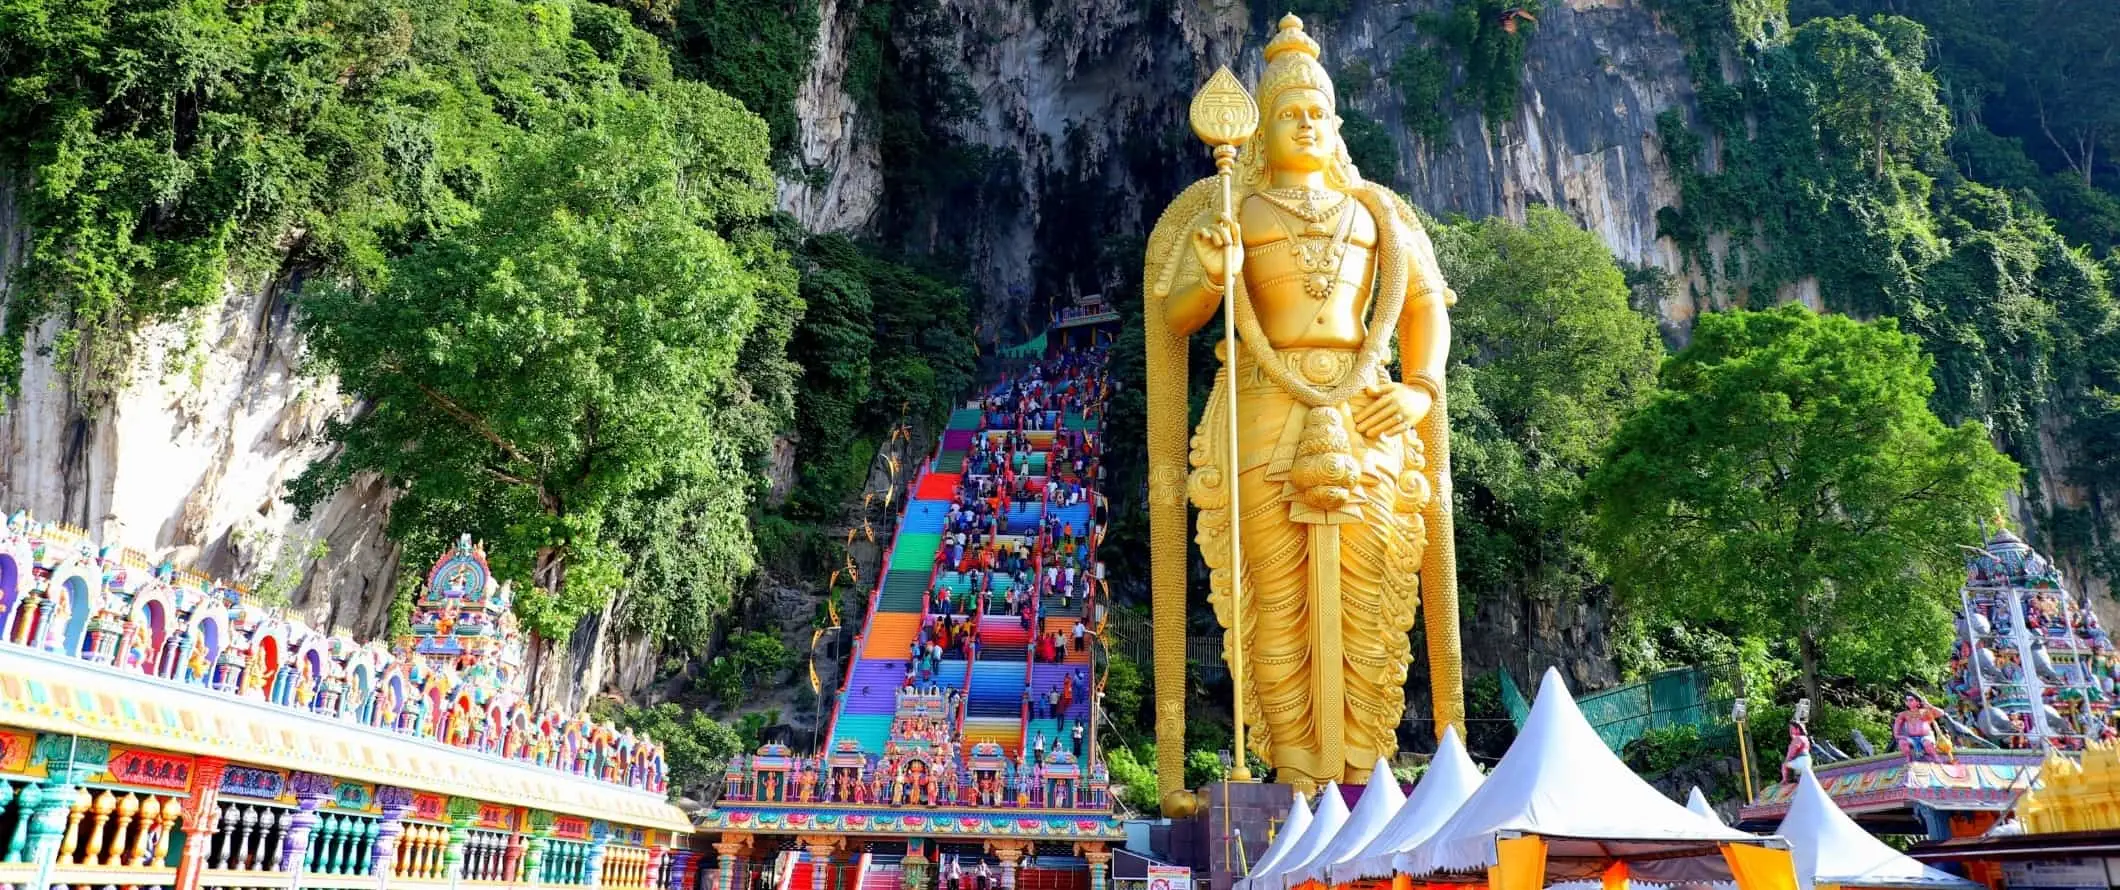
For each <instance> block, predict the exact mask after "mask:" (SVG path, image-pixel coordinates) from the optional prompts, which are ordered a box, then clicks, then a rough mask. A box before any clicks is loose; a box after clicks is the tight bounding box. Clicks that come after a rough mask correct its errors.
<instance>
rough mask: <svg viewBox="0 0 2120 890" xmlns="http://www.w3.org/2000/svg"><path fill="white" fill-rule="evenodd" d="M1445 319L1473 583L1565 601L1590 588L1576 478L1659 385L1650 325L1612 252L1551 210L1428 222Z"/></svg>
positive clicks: (1467, 565) (1658, 351) (1659, 350)
mask: <svg viewBox="0 0 2120 890" xmlns="http://www.w3.org/2000/svg"><path fill="white" fill-rule="evenodd" d="M1435 241H1436V252H1437V259H1438V260H1439V261H1440V262H1441V263H1442V266H1443V270H1444V274H1445V275H1446V276H1447V277H1448V278H1449V280H1450V284H1451V286H1452V287H1453V288H1455V289H1456V290H1457V292H1458V295H1459V301H1458V306H1457V308H1456V309H1455V310H1453V311H1452V313H1451V327H1452V340H1453V345H1452V347H1451V358H1452V360H1453V367H1452V368H1451V369H1450V383H1451V393H1450V396H1451V398H1450V413H1451V423H1452V428H1451V434H1452V438H1453V460H1454V461H1455V462H1456V466H1455V467H1454V468H1453V469H1454V471H1455V474H1456V476H1457V479H1458V496H1459V499H1460V501H1461V504H1462V507H1461V509H1462V511H1463V512H1462V513H1461V517H1462V518H1461V519H1460V525H1459V527H1458V535H1459V538H1460V542H1461V544H1460V546H1461V547H1462V551H1461V554H1460V559H1461V560H1462V562H1463V569H1462V571H1463V572H1464V574H1465V580H1464V584H1465V587H1466V588H1467V589H1469V590H1478V591H1500V590H1518V591H1522V592H1523V593H1524V594H1525V595H1529V596H1541V597H1567V596H1573V595H1575V594H1577V593H1578V592H1580V591H1582V590H1584V589H1586V588H1588V587H1591V586H1594V584H1595V582H1594V581H1593V580H1592V578H1591V576H1590V573H1589V571H1588V566H1587V565H1586V561H1585V558H1584V557H1585V554H1584V552H1583V550H1582V547H1583V538H1584V535H1585V531H1586V529H1585V526H1586V524H1587V517H1586V515H1585V513H1584V511H1583V506H1582V498H1581V489H1582V482H1583V477H1584V476H1585V475H1586V474H1587V473H1589V471H1590V469H1591V468H1592V467H1594V466H1596V464H1597V462H1598V458H1599V453H1600V451H1601V450H1602V449H1603V447H1604V445H1605V442H1606V441H1607V440H1608V439H1609V438H1610V437H1611V435H1612V431H1613V430H1614V429H1615V428H1616V427H1618V425H1619V422H1620V419H1621V418H1622V417H1624V416H1625V415H1626V414H1627V413H1628V412H1629V411H1632V410H1633V409H1635V408H1636V407H1638V406H1640V405H1641V404H1642V402H1643V401H1644V400H1645V399H1646V398H1647V396H1648V394H1649V392H1650V391H1651V390H1652V389H1653V388H1654V387H1655V383H1656V366H1657V363H1658V362H1659V361H1660V360H1661V359H1662V358H1663V353H1664V350H1663V345H1662V344H1661V343H1659V342H1658V340H1657V335H1656V323H1655V322H1654V321H1653V320H1652V319H1650V318H1649V317H1648V316H1646V315H1643V314H1642V313H1640V312H1636V311H1634V310H1633V309H1632V308H1630V306H1629V305H1628V289H1627V282H1626V279H1625V277H1624V276H1622V275H1621V274H1620V270H1619V266H1618V265H1617V264H1615V263H1614V262H1613V259H1612V252H1611V251H1610V250H1607V249H1606V248H1605V245H1604V243H1603V242H1602V241H1599V240H1598V237H1597V236H1596V235H1594V234H1592V233H1590V232H1587V231H1585V230H1583V229H1581V228H1579V227H1577V226H1576V225H1575V224H1574V223H1573V222H1571V221H1569V219H1568V218H1567V216H1566V215H1564V214H1562V213H1561V212H1560V211H1558V210H1553V209H1551V208H1534V209H1533V210H1532V211H1531V212H1530V214H1529V216H1528V218H1527V219H1526V221H1525V223H1524V224H1523V225H1517V224H1515V223H1512V222H1510V221H1508V220H1505V219H1490V220H1485V221H1481V222H1465V223H1458V224H1455V225H1448V226H1438V227H1436V228H1435Z"/></svg>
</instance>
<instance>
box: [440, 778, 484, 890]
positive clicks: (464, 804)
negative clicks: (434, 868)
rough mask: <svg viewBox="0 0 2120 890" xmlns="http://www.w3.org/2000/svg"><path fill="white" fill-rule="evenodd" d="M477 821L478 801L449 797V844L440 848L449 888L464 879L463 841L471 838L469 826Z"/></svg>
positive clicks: (443, 869)
mask: <svg viewBox="0 0 2120 890" xmlns="http://www.w3.org/2000/svg"><path fill="white" fill-rule="evenodd" d="M477 821H478V801H475V800H466V799H464V798H461V797H452V798H449V844H448V846H446V847H443V848H442V875H443V876H444V877H446V878H447V879H448V880H449V886H450V887H451V888H454V887H456V885H457V884H458V883H459V882H461V881H462V880H463V879H464V843H465V842H466V841H468V840H470V839H471V826H472V824H473V823H475V822H477Z"/></svg>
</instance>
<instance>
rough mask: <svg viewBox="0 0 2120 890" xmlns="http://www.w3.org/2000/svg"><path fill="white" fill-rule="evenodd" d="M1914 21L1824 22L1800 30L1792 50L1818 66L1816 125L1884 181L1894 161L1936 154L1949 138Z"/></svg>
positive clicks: (1924, 36) (1922, 35)
mask: <svg viewBox="0 0 2120 890" xmlns="http://www.w3.org/2000/svg"><path fill="white" fill-rule="evenodd" d="M1926 39H1927V34H1926V33H1925V32H1924V31H1923V30H1922V28H1921V26H1920V25H1918V24H1915V23H1914V22H1913V21H1911V20H1908V19H1904V18H1900V17H1898V16H1882V15H1881V16H1877V17H1876V18H1873V19H1871V20H1870V22H1869V25H1868V27H1865V26H1863V25H1862V24H1861V23H1858V22H1856V21H1855V20H1854V19H1853V18H1835V19H1820V20H1818V21H1816V22H1811V23H1809V24H1806V25H1805V26H1803V27H1802V28H1799V29H1797V31H1796V37H1795V45H1794V49H1795V51H1796V53H1797V54H1798V56H1799V57H1800V58H1802V59H1803V60H1804V61H1806V62H1808V63H1810V64H1812V65H1814V66H1816V67H1817V68H1818V73H1817V76H1816V77H1815V78H1814V79H1813V81H1812V82H1813V83H1815V84H1817V85H1818V96H1817V102H1818V120H1819V122H1820V123H1821V124H1823V125H1824V131H1825V132H1826V133H1827V134H1830V135H1832V136H1834V137H1836V138H1838V139H1841V140H1844V141H1845V142H1848V143H1852V144H1849V145H1847V146H1846V149H1847V150H1848V152H1849V153H1850V154H1853V155H1855V156H1856V157H1859V158H1863V159H1865V160H1866V161H1867V162H1868V166H1869V167H1870V171H1871V175H1873V176H1883V175H1884V172H1885V166H1886V164H1887V163H1888V162H1889V161H1890V160H1891V159H1892V158H1893V156H1895V155H1896V156H1899V157H1912V158H1919V157H1923V156H1925V155H1928V154H1931V153H1934V152H1938V151H1940V150H1941V149H1942V148H1943V143H1944V140H1945V139H1946V138H1948V137H1949V135H1950V132H1951V124H1950V118H1949V116H1947V115H1946V114H1944V111H1943V105H1942V103H1940V102H1938V101H1937V98H1936V78H1935V77H1934V76H1933V75H1931V74H1930V73H1929V72H1928V69H1927V67H1926V66H1927V61H1928V60H1927V56H1926V53H1925V50H1924V48H1923V41H1924V40H1926Z"/></svg>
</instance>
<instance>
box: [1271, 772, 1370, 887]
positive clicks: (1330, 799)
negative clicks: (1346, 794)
mask: <svg viewBox="0 0 2120 890" xmlns="http://www.w3.org/2000/svg"><path fill="white" fill-rule="evenodd" d="M1345 824H1347V801H1346V799H1345V798H1343V797H1341V796H1340V784H1339V783H1338V782H1328V783H1326V784H1325V787H1324V789H1322V790H1320V791H1319V792H1318V811H1317V812H1315V813H1312V814H1311V815H1310V828H1309V830H1307V831H1305V832H1303V837H1302V838H1301V839H1300V840H1297V841H1296V842H1295V843H1294V844H1293V845H1291V846H1290V847H1289V848H1288V855H1287V856H1283V857H1281V861H1280V862H1277V863H1274V864H1273V866H1272V867H1271V868H1264V869H1253V870H1252V872H1251V884H1250V887H1252V888H1259V890H1280V888H1281V886H1282V881H1281V878H1282V876H1284V875H1289V874H1294V873H1295V872H1297V871H1299V870H1301V869H1302V868H1303V867H1304V866H1306V865H1309V864H1310V863H1311V860H1314V859H1316V858H1318V854H1319V853H1322V852H1324V851H1325V845H1326V844H1329V843H1332V838H1333V835H1336V834H1339V833H1340V826H1342V825H1345Z"/></svg>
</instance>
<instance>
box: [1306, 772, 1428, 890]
mask: <svg viewBox="0 0 2120 890" xmlns="http://www.w3.org/2000/svg"><path fill="white" fill-rule="evenodd" d="M1405 805H1406V794H1405V792H1402V791H1400V790H1399V778H1398V777H1397V776H1394V775H1392V774H1391V764H1389V763H1386V762H1384V758H1382V757H1379V758H1377V762H1376V765H1375V766H1373V767H1370V768H1369V785H1368V787H1366V788H1364V789H1362V799H1361V800H1358V801H1356V802H1355V805H1354V812H1353V813H1350V814H1348V816H1347V824H1345V825H1342V826H1340V833H1339V834H1337V835H1334V836H1333V838H1332V842H1331V843H1328V844H1326V845H1325V849H1324V850H1322V851H1320V852H1319V853H1318V855H1317V858H1315V859H1312V860H1311V861H1310V864H1309V865H1307V866H1305V867H1303V868H1300V869H1296V870H1293V871H1290V872H1288V873H1287V875H1286V876H1285V877H1286V878H1287V883H1288V884H1290V885H1291V886H1292V885H1295V884H1301V883H1303V882H1304V881H1317V882H1319V883H1321V884H1331V883H1333V881H1332V880H1329V875H1328V872H1336V871H1339V870H1341V869H1340V866H1342V865H1343V864H1344V863H1346V862H1347V860H1349V859H1353V858H1354V857H1355V856H1356V855H1358V854H1360V853H1361V852H1362V849H1363V848H1364V847H1367V846H1369V842H1370V841H1372V840H1375V839H1376V836H1377V832H1379V831H1382V830H1383V829H1384V826H1385V825H1386V824H1387V823H1389V822H1390V821H1391V817H1393V816H1396V815H1398V813H1399V808H1400V807H1403V806H1405Z"/></svg>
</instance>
